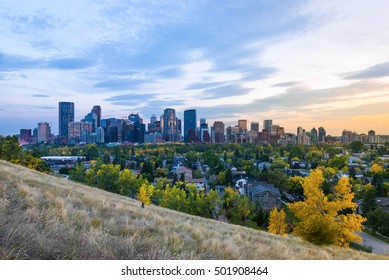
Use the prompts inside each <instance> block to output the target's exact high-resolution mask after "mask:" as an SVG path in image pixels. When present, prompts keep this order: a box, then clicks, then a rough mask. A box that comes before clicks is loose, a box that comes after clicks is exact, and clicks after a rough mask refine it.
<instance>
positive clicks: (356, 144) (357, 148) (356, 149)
mask: <svg viewBox="0 0 389 280" xmlns="http://www.w3.org/2000/svg"><path fill="white" fill-rule="evenodd" d="M363 146H364V145H363V143H362V142H361V141H353V142H351V143H350V149H351V151H352V152H353V153H360V152H362V151H363Z"/></svg>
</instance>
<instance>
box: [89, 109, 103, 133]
mask: <svg viewBox="0 0 389 280" xmlns="http://www.w3.org/2000/svg"><path fill="white" fill-rule="evenodd" d="M91 113H94V114H96V116H97V123H96V128H98V127H100V126H101V107H100V105H95V106H93V108H92V111H91Z"/></svg>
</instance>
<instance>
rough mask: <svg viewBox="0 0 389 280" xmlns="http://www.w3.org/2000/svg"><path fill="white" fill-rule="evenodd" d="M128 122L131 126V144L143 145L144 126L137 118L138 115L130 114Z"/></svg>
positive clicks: (141, 120)
mask: <svg viewBox="0 0 389 280" xmlns="http://www.w3.org/2000/svg"><path fill="white" fill-rule="evenodd" d="M128 120H129V121H130V122H131V124H132V125H133V137H131V140H132V141H131V142H135V143H143V142H144V139H145V130H146V128H145V127H146V126H145V124H144V123H143V119H142V118H141V117H139V114H130V115H129V116H128Z"/></svg>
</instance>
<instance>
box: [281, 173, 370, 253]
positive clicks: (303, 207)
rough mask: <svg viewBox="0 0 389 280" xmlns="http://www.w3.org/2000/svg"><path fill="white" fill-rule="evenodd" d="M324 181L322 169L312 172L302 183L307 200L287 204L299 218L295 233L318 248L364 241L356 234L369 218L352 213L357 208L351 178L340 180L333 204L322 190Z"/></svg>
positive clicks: (335, 190)
mask: <svg viewBox="0 0 389 280" xmlns="http://www.w3.org/2000/svg"><path fill="white" fill-rule="evenodd" d="M323 180H324V179H323V174H322V172H321V171H320V170H312V172H311V174H310V175H309V176H308V177H306V178H305V180H304V184H303V189H304V196H305V200H304V201H300V202H295V203H293V204H289V205H288V207H289V209H290V210H291V212H292V213H293V214H294V215H295V216H296V218H297V219H298V221H297V222H296V225H295V228H294V230H293V233H294V234H295V235H298V236H300V237H301V238H302V239H304V240H306V241H309V242H312V243H314V244H317V245H329V244H334V245H337V246H342V247H348V246H349V244H350V242H352V241H357V242H358V241H361V238H360V237H359V236H357V235H356V234H355V233H354V232H355V231H361V230H362V223H363V222H364V221H366V219H365V218H363V217H362V216H361V215H359V214H355V213H353V210H355V209H356V207H357V205H356V204H355V203H354V202H352V199H353V197H354V193H353V192H352V191H351V184H350V183H349V179H348V178H345V177H342V178H341V179H340V180H339V182H338V184H337V185H336V186H335V188H334V193H333V194H332V197H333V199H332V200H331V201H330V200H329V199H328V198H327V197H326V196H325V195H324V193H323V191H322V190H321V188H320V186H321V184H322V182H323ZM348 210H349V211H348Z"/></svg>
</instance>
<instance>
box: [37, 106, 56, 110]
mask: <svg viewBox="0 0 389 280" xmlns="http://www.w3.org/2000/svg"><path fill="white" fill-rule="evenodd" d="M35 108H37V109H44V110H54V109H57V107H54V106H35Z"/></svg>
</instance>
